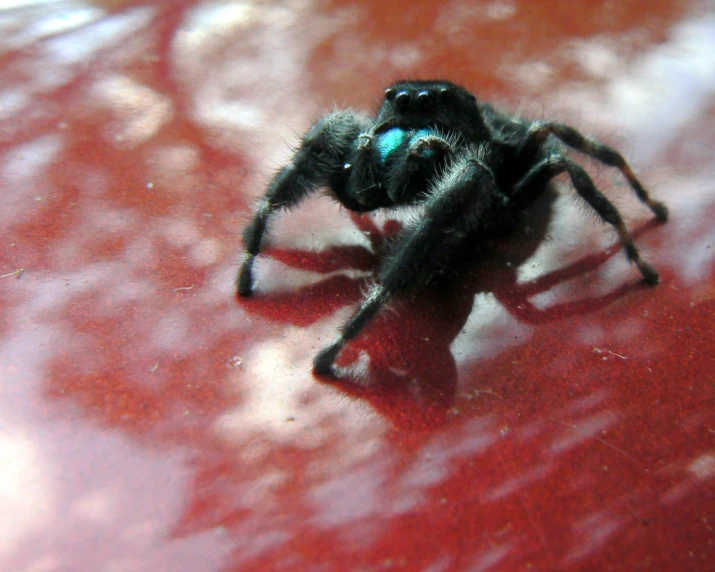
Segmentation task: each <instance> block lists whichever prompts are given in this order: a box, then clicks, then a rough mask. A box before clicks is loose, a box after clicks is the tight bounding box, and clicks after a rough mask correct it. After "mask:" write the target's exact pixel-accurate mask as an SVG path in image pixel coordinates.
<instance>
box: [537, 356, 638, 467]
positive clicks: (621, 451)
mask: <svg viewBox="0 0 715 572" xmlns="http://www.w3.org/2000/svg"><path fill="white" fill-rule="evenodd" d="M623 359H627V358H623ZM549 421H553V422H554V423H560V424H561V425H565V426H566V427H571V429H578V425H574V424H573V423H566V422H565V421H560V420H558V419H554V418H553V417H549ZM593 439H595V440H596V441H598V442H599V443H603V444H604V445H606V446H607V447H610V448H611V449H613V450H614V451H616V452H617V453H620V454H621V455H623V456H624V457H626V458H627V459H630V460H631V461H636V462H637V459H636V458H635V457H634V456H633V455H629V454H628V453H626V452H625V451H624V450H623V449H619V448H618V447H616V446H615V445H612V444H611V443H609V442H608V441H606V440H605V439H601V438H600V437H596V436H595V435H593Z"/></svg>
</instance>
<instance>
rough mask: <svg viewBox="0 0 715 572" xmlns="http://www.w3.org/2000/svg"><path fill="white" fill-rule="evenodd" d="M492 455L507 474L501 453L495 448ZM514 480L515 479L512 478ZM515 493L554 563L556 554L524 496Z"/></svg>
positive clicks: (517, 492) (519, 492)
mask: <svg viewBox="0 0 715 572" xmlns="http://www.w3.org/2000/svg"><path fill="white" fill-rule="evenodd" d="M494 453H496V456H497V458H498V459H499V464H500V465H501V467H502V470H503V471H504V472H505V473H507V474H508V473H509V472H508V471H507V468H506V464H505V463H504V459H503V458H502V456H501V453H500V452H499V450H498V449H497V447H494ZM514 478H517V477H516V476H514ZM514 492H515V493H516V496H517V498H518V499H519V504H521V507H522V508H523V509H524V512H525V513H526V517H527V518H528V519H529V524H531V528H533V529H534V532H536V536H538V537H539V541H540V542H541V545H542V546H543V547H544V550H546V552H547V553H548V555H549V558H550V559H551V561H552V562H555V561H556V554H555V553H554V551H553V550H552V549H551V546H550V545H549V543H548V541H547V540H546V534H544V530H543V529H542V528H541V527H540V526H539V523H538V522H536V519H535V518H534V515H533V514H531V510H529V507H528V505H527V504H526V503H525V502H524V495H522V493H521V491H519V490H518V489H517V490H516V491H514Z"/></svg>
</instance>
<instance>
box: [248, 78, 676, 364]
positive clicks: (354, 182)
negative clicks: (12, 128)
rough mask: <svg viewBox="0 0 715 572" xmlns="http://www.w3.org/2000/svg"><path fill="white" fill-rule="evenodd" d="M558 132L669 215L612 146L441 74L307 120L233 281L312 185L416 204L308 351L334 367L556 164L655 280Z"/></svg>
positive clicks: (532, 194) (340, 195)
mask: <svg viewBox="0 0 715 572" xmlns="http://www.w3.org/2000/svg"><path fill="white" fill-rule="evenodd" d="M559 140H560V142H561V143H564V144H566V145H567V146H568V147H572V148H573V149H575V150H577V151H580V152H581V153H585V154H586V155H590V156H591V157H594V158H596V159H598V160H599V161H602V162H603V163H605V164H606V165H609V166H612V167H616V168H617V169H619V170H620V171H621V173H622V174H623V176H624V177H625V178H626V179H627V180H628V183H629V184H630V186H631V188H632V189H633V191H634V192H635V194H636V196H637V197H638V198H639V199H640V200H641V201H642V202H643V203H645V204H646V205H647V206H648V207H649V208H650V210H651V211H652V212H653V213H654V214H655V216H656V218H657V219H658V220H660V221H665V220H667V218H668V209H667V208H666V206H665V205H664V204H663V203H660V202H658V201H655V200H653V199H651V198H650V196H649V195H648V193H647V192H646V190H645V189H644V188H643V185H641V183H640V181H638V179H637V178H636V177H635V175H634V174H633V171H632V170H631V168H630V166H629V165H628V163H626V161H625V160H624V159H623V157H622V156H621V155H620V153H618V152H617V151H615V150H614V149H612V148H611V147H608V146H606V145H604V144H602V143H599V142H598V141H594V140H593V139H589V138H587V137H585V136H583V135H582V134H581V133H579V132H578V131H576V129H574V128H573V127H569V126H568V125H563V124H560V123H555V122H551V121H548V122H538V121H530V120H527V119H522V118H519V117H515V116H513V115H509V114H507V113H504V112H502V111H500V110H498V109H496V108H495V107H494V106H492V105H490V104H489V103H485V102H482V101H477V98H476V97H475V96H474V95H472V94H471V93H470V92H469V91H467V90H466V89H464V88H462V87H460V86H458V85H455V84H453V83H451V82H448V81H438V80H434V81H400V82H397V83H394V84H393V85H391V86H390V87H388V88H387V89H386V90H385V98H384V101H383V103H382V105H381V107H380V109H379V111H378V113H377V116H376V117H374V118H372V117H369V116H366V115H364V114H361V113H356V112H354V111H350V110H346V111H336V112H334V113H331V114H329V115H327V116H326V117H324V118H323V119H321V120H319V121H318V122H317V123H315V125H313V127H311V129H310V130H309V131H308V133H307V134H306V135H305V137H304V138H303V140H302V142H301V144H300V146H299V148H298V150H297V151H296V153H295V156H294V157H293V160H292V161H291V162H290V163H289V164H288V165H286V166H285V167H283V168H282V169H281V170H280V171H279V172H278V173H277V174H276V175H275V177H274V178H273V180H272V182H271V184H270V186H269V188H268V191H267V193H266V195H265V197H264V198H263V200H262V202H261V203H260V205H259V207H258V210H257V212H256V214H255V216H254V218H253V220H252V222H251V224H250V225H249V226H248V227H247V228H246V230H245V232H244V240H245V243H246V251H247V252H246V257H245V259H244V261H243V265H242V267H241V270H240V272H239V275H238V280H237V286H238V293H239V294H240V295H242V296H249V295H250V294H251V293H252V292H253V275H252V267H253V261H254V260H255V257H256V256H257V255H258V254H259V253H260V251H261V243H262V240H263V236H264V233H265V231H266V226H267V223H268V220H269V218H270V217H271V215H272V214H273V213H275V212H276V211H277V210H279V209H286V208H291V207H294V206H296V205H297V204H298V203H299V202H300V201H301V200H302V199H303V198H304V197H306V195H308V193H310V192H311V191H314V190H315V189H318V188H320V187H325V188H327V189H328V191H329V193H330V194H331V196H332V197H333V198H335V199H336V200H337V201H338V202H340V203H341V204H342V205H344V206H345V207H347V208H348V209H350V210H353V211H358V212H366V211H373V210H375V209H382V208H391V207H397V206H404V205H417V204H419V205H422V206H423V211H422V214H421V215H420V217H419V218H418V219H417V220H415V221H414V222H413V223H411V224H408V225H407V226H406V227H405V228H404V230H403V231H402V233H401V234H400V236H399V237H398V239H397V240H396V241H395V243H394V244H393V245H392V248H391V249H390V252H389V254H388V255H387V256H386V258H385V259H384V261H383V263H382V264H381V268H380V270H379V273H378V276H377V282H376V283H375V284H374V286H373V287H372V288H371V289H370V291H369V292H368V293H367V295H366V297H365V298H364V300H363V301H362V303H361V304H360V308H359V309H358V310H357V312H355V314H354V315H353V316H352V317H351V318H350V320H349V321H348V322H347V323H346V324H345V325H344V326H343V327H342V331H341V332H340V334H339V335H338V336H337V338H336V339H335V341H334V342H333V343H332V344H331V345H330V346H328V347H326V348H325V349H323V350H322V351H321V352H320V353H318V355H317V356H316V357H315V359H314V361H313V366H314V370H315V372H316V373H319V374H333V373H334V367H333V364H334V362H335V359H336V358H337V356H338V354H339V353H340V351H341V349H342V348H343V347H344V346H345V344H346V343H347V342H348V341H350V340H352V339H353V338H355V337H356V336H357V335H358V334H359V333H360V331H361V330H362V329H363V328H364V327H365V325H366V324H367V323H368V322H369V321H370V320H371V319H372V318H373V317H374V316H375V315H376V314H377V313H378V312H379V311H380V310H381V309H382V308H383V306H384V305H385V304H386V303H387V302H388V301H389V300H390V299H391V298H392V297H393V296H394V295H395V294H398V293H400V292H403V291H405V290H407V289H409V288H413V287H415V286H418V285H422V284H426V283H427V282H429V281H430V279H431V278H433V277H434V276H435V275H437V274H439V273H442V272H443V271H444V270H445V269H446V268H447V267H448V266H449V264H450V260H451V258H452V256H453V255H454V254H455V253H456V252H457V251H458V250H459V249H463V248H465V247H467V245H468V242H467V238H468V237H469V236H470V234H471V233H472V232H474V231H481V230H488V229H489V228H492V227H495V226H498V225H504V224H507V225H508V224H510V222H509V221H512V220H513V216H514V215H515V214H516V213H517V212H519V211H520V210H522V209H524V208H525V207H526V206H528V205H529V204H530V203H531V202H532V201H534V200H535V199H536V198H537V197H538V196H539V195H540V194H541V193H542V192H543V191H544V189H545V188H546V186H547V184H548V182H549V181H550V180H551V179H552V178H553V177H555V176H557V175H559V174H561V173H564V172H565V173H568V175H569V177H570V178H571V182H572V184H573V188H574V189H575V190H576V192H577V193H578V195H579V196H580V197H581V198H582V199H583V200H584V201H586V203H588V204H589V205H590V206H591V208H592V209H593V210H594V211H595V212H596V213H597V214H598V215H599V217H600V218H601V219H602V220H603V222H605V223H608V224H610V225H612V226H613V227H614V228H615V230H616V232H617V233H618V236H619V238H620V241H621V244H622V245H623V248H624V250H625V253H626V255H627V257H628V260H630V261H631V262H632V263H634V264H635V265H636V266H637V267H638V269H639V270H640V272H641V274H642V275H643V278H644V279H645V281H646V282H648V283H649V284H656V283H658V280H659V278H658V273H657V272H656V271H655V269H654V268H653V267H652V266H651V265H650V264H648V263H647V262H646V261H645V260H643V259H642V258H641V257H640V255H639V253H638V250H637V249H636V247H635V244H634V243H633V239H632V237H631V235H630V233H629V232H628V229H627V228H626V225H625V223H624V222H623V219H622V217H621V215H620V213H619V212H618V210H616V208H615V207H614V205H613V204H612V203H611V202H610V201H609V200H608V199H607V198H606V197H605V196H604V195H603V194H602V193H601V192H600V191H599V190H598V189H597V188H596V186H595V185H594V184H593V181H592V180H591V178H590V177H589V175H588V174H587V173H586V171H585V170H584V169H583V167H581V166H580V165H579V164H577V163H576V162H574V161H573V160H572V159H570V158H569V157H567V156H566V155H564V146H563V145H562V144H560V143H559Z"/></svg>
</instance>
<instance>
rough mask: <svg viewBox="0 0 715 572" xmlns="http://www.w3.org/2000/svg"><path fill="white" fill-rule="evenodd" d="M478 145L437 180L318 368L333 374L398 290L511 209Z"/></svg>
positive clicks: (423, 279) (436, 268)
mask: <svg viewBox="0 0 715 572" xmlns="http://www.w3.org/2000/svg"><path fill="white" fill-rule="evenodd" d="M479 155H480V153H478V152H477V151H476V150H473V151H471V152H467V153H465V154H464V155H462V156H459V157H457V158H455V160H454V162H453V163H452V166H451V168H450V169H449V170H448V171H446V172H445V173H444V174H443V175H442V176H441V177H440V178H439V179H438V180H437V181H436V182H435V183H434V185H433V187H432V192H431V194H430V197H429V199H428V200H427V202H426V203H425V210H424V214H423V216H422V217H421V218H420V219H419V220H418V221H417V222H415V223H413V224H412V225H410V226H408V227H406V228H405V229H404V231H403V232H402V234H401V235H400V238H399V240H398V241H397V242H396V244H395V246H394V248H393V250H392V253H391V254H390V255H389V256H388V257H387V258H386V260H385V262H384V264H383V266H382V268H381V270H380V273H379V279H378V282H377V284H376V285H375V286H374V287H373V288H372V290H371V291H370V292H369V293H368V295H367V296H366V298H365V299H364V300H363V301H362V303H361V305H360V308H359V309H358V311H357V312H356V313H355V314H354V315H353V317H352V318H350V320H348V322H347V323H346V324H345V325H344V326H343V328H342V331H341V333H340V335H339V336H338V337H337V339H336V340H335V341H334V342H333V343H332V344H331V345H330V346H328V347H327V348H325V349H324V350H323V351H321V352H320V353H319V354H318V355H317V356H316V357H315V359H314V360H313V367H314V369H315V372H316V373H319V374H325V375H328V374H332V373H333V364H334V362H335V359H336V358H337V356H338V354H339V353H340V351H341V350H342V348H343V347H344V346H345V344H346V343H347V342H348V341H350V340H352V339H353V338H355V337H356V336H357V335H358V334H359V333H360V331H361V330H362V329H363V328H364V327H365V325H366V324H367V323H368V322H369V321H370V320H371V319H372V318H373V317H374V316H375V315H376V314H377V313H378V312H379V311H380V310H381V309H382V308H383V306H384V305H385V304H386V303H387V302H389V300H390V299H391V298H392V297H393V296H394V295H395V294H397V293H399V292H403V291H405V290H407V289H409V288H411V287H414V286H418V285H421V284H426V283H427V282H429V281H430V279H431V278H432V277H434V276H435V275H436V274H437V273H439V272H440V271H442V270H444V269H445V267H446V266H447V265H448V264H449V262H450V259H451V255H452V254H453V253H454V252H455V251H456V250H457V249H458V248H459V247H460V246H461V245H462V244H463V242H464V239H465V237H466V235H467V234H468V233H469V232H470V231H472V230H475V229H477V228H479V227H482V226H484V225H485V221H487V220H488V219H489V218H491V217H490V213H491V212H494V211H495V210H501V209H504V208H506V205H507V202H508V199H507V198H506V196H505V195H504V194H503V193H502V192H501V191H500V190H499V189H498V188H497V187H496V185H495V183H494V176H493V174H492V172H491V170H490V168H489V167H488V166H487V165H486V164H485V163H484V162H483V161H482V160H481V159H480V158H479Z"/></svg>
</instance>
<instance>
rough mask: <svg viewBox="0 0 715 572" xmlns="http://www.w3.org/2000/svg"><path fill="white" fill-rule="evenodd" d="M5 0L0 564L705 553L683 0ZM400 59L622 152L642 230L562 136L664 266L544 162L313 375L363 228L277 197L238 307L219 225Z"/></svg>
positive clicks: (354, 284)
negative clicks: (522, 195) (511, 226)
mask: <svg viewBox="0 0 715 572" xmlns="http://www.w3.org/2000/svg"><path fill="white" fill-rule="evenodd" d="M8 4H10V5H13V4H14V5H15V6H14V7H9V8H8V7H7V6H8ZM4 5H5V6H6V8H5V9H3V10H2V11H0V38H1V39H0V46H2V56H1V57H2V67H1V68H0V120H1V121H2V125H1V129H0V153H1V155H0V192H1V193H2V197H3V199H2V203H3V204H2V211H1V212H0V232H1V233H2V234H1V235H0V236H1V238H2V255H0V275H2V278H0V300H1V302H0V303H1V304H2V308H3V313H2V316H3V320H2V322H1V323H0V324H1V329H0V373H1V375H2V384H1V385H0V459H1V462H0V507H2V510H0V569H2V570H42V571H55V570H62V571H64V570H73V571H75V570H199V571H202V570H207V571H213V570H238V569H246V570H256V569H290V570H293V569H321V570H338V569H360V570H376V569H393V568H395V569H405V570H432V571H441V570H459V569H469V570H486V569H523V568H526V567H534V568H541V569H544V568H567V569H584V568H586V569H603V568H613V569H632V568H635V567H644V568H657V569H680V570H684V569H689V570H698V569H699V570H706V569H712V567H713V558H714V557H715V545H714V542H715V534H714V532H713V527H715V495H714V494H713V486H714V477H715V416H714V414H713V412H714V411H715V399H714V389H713V377H714V374H713V365H714V363H715V357H714V355H715V333H713V315H714V313H715V270H714V269H715V224H713V220H715V218H714V217H715V192H714V191H715V184H714V183H713V181H715V169H714V168H713V163H712V157H713V150H714V148H715V145H714V143H715V142H714V140H713V133H714V132H715V130H714V127H715V117H714V113H713V110H715V106H714V105H713V101H714V100H713V93H714V92H715V75H714V74H713V70H715V55H714V54H715V46H714V43H713V38H715V14H714V13H713V11H712V3H708V2H705V1H702V2H701V1H695V0H692V1H682V0H672V1H661V2H649V3H648V7H647V9H646V8H645V7H644V4H643V3H641V2H636V1H631V2H608V3H591V2H587V1H583V2H558V3H557V2H526V1H522V2H509V1H499V2H487V3H473V2H466V1H465V2H458V1H453V2H441V3H435V2H417V1H411V2H391V3H389V7H390V8H389V9H390V10H392V12H387V10H388V8H387V6H388V3H386V2H363V3H359V4H354V3H350V2H339V1H334V2H327V1H326V2H317V1H312V0H308V1H284V2H276V3H255V4H254V3H250V2H243V3H235V4H214V3H210V2H204V3H202V2H169V1H166V2H160V1H159V0H156V1H153V2H152V1H145V2H142V1H138V0H136V1H126V2H121V1H114V2H80V1H76V2H71V3H53V2H26V3H23V2H10V3H4ZM397 77H423V78H430V77H446V78H450V79H453V80H455V81H459V82H461V83H463V84H464V85H466V86H467V87H469V88H470V89H472V90H474V91H475V92H476V93H478V94H479V96H480V97H482V98H485V99H490V100H494V101H496V102H499V103H500V104H503V105H504V106H506V107H508V108H510V109H512V110H521V112H523V113H527V114H531V115H533V116H535V117H554V118H558V119H560V120H563V121H568V122H570V123H573V124H575V125H577V126H578V127H579V128H581V129H583V130H584V131H587V132H590V133H593V134H595V135H597V136H599V137H601V138H603V139H605V140H606V141H608V142H610V143H612V144H614V145H615V146H617V147H619V148H620V149H621V150H623V152H624V154H625V155H626V156H627V157H628V158H629V160H631V162H632V164H633V165H634V167H635V168H636V170H637V171H638V172H639V174H640V176H641V177H642V179H643V180H644V181H645V182H646V183H647V185H648V186H649V188H650V189H651V191H652V193H653V195H654V196H655V197H657V198H659V199H663V200H664V201H665V202H666V203H667V204H668V205H669V207H670V209H671V213H672V218H671V220H670V221H669V222H668V223H667V224H666V225H656V224H653V223H652V222H651V220H650V217H649V213H648V211H647V210H646V209H644V208H642V206H640V205H638V204H636V203H637V201H635V199H634V198H633V197H632V196H631V195H630V193H629V191H628V189H627V187H626V186H625V185H624V184H623V181H622V180H621V179H620V178H619V177H618V176H617V173H614V172H612V171H611V170H609V169H606V168H605V167H601V166H596V165H593V164H590V163H588V162H586V163H587V164H588V165H589V168H590V169H591V172H592V173H594V175H595V176H596V180H597V182H598V184H599V185H600V186H601V187H602V188H604V189H605V190H606V192H607V193H608V194H609V195H610V196H612V197H615V199H616V200H617V202H618V204H619V205H620V206H621V208H622V209H623V212H624V213H625V215H626V216H627V218H628V221H629V224H630V226H631V228H633V229H634V231H635V233H636V235H637V243H638V245H639V247H640V248H641V250H642V252H643V254H644V255H645V256H646V257H647V259H648V260H649V261H650V262H651V263H652V264H653V265H654V266H656V267H657V268H658V269H659V271H660V272H661V275H662V283H661V285H659V286H658V287H655V288H650V287H645V286H643V285H642V284H641V283H640V282H639V276H638V274H637V272H636V271H635V269H633V268H630V267H628V265H627V264H626V262H625V260H624V257H623V255H622V253H621V252H620V251H619V249H618V248H616V247H614V246H613V241H614V237H613V236H612V235H610V234H609V233H607V232H604V229H603V228H602V227H601V225H599V224H597V223H596V222H594V221H593V220H592V219H591V218H589V216H588V215H587V214H585V211H584V209H581V208H580V207H579V206H578V205H577V204H576V202H575V201H573V200H572V199H571V198H569V197H570V194H571V193H570V191H569V190H568V188H567V186H566V185H565V184H564V181H560V182H559V184H558V185H557V188H558V190H559V193H558V197H557V198H556V199H555V200H553V201H549V200H548V199H545V200H544V201H542V202H541V204H540V205H538V206H537V208H535V209H534V211H533V212H532V213H531V214H532V216H531V217H530V218H529V219H528V220H527V221H526V222H525V223H524V224H523V225H522V226H521V227H520V228H518V229H516V230H515V232H514V236H513V237H511V238H507V239H500V240H494V241H492V242H490V243H489V244H484V245H482V246H483V248H481V249H479V252H477V253H476V254H475V256H474V260H472V261H470V262H468V263H467V264H465V266H464V268H462V269H460V270H456V271H455V273H454V275H453V276H452V277H451V278H450V281H449V283H448V284H446V285H445V286H444V287H443V288H442V289H438V290H432V291H429V292H423V293H420V294H416V295H413V296H407V297H405V298H403V299H401V300H399V301H398V302H396V304H395V305H394V311H392V312H391V311H387V312H385V313H384V314H383V315H382V316H381V317H380V318H378V319H377V320H376V321H375V322H374V323H373V324H372V325H371V326H370V327H369V328H368V329H367V330H366V331H365V333H364V335H363V336H362V337H361V338H360V340H359V341H358V342H357V343H355V344H353V345H352V346H350V347H349V349H348V351H346V352H345V354H344V356H343V357H342V358H341V363H345V364H347V363H350V362H351V360H355V359H358V358H359V356H360V353H361V352H362V354H363V356H364V357H362V358H360V359H361V360H363V362H367V361H369V366H368V370H369V372H370V373H369V375H368V377H369V384H368V386H367V387H365V386H362V387H361V386H357V385H354V384H351V383H348V382H340V383H335V384H329V383H324V382H322V381H320V380H318V379H316V378H315V377H314V376H313V375H312V374H311V372H310V361H311V358H312V356H313V355H314V353H315V352H316V351H317V350H318V349H319V348H321V347H323V346H324V345H325V344H326V343H327V342H328V341H329V340H331V339H332V337H333V336H334V335H335V332H336V329H337V328H338V327H339V325H340V323H341V322H342V321H343V320H344V319H345V317H346V316H347V315H348V314H349V313H350V312H351V311H352V309H353V308H354V305H355V304H356V303H357V302H358V300H359V299H360V295H361V290H362V288H363V287H364V282H365V280H366V279H368V278H369V276H370V275H371V272H372V271H373V270H374V269H375V266H376V264H377V262H378V259H379V255H378V254H377V253H379V247H380V243H381V240H382V239H383V235H384V232H383V231H384V230H385V229H383V221H377V222H376V223H374V224H373V223H371V222H370V220H369V219H367V218H360V217H354V218H352V219H351V218H350V217H349V216H348V215H347V214H346V213H345V211H340V210H339V209H338V207H337V206H336V205H333V204H331V203H330V202H329V201H327V200H326V199H317V200H315V201H314V202H311V203H309V206H308V205H306V208H303V209H302V210H299V211H296V212H294V213H292V214H291V215H289V216H287V217H284V218H282V219H281V220H280V221H277V223H276V225H275V227H274V228H275V233H274V234H273V236H272V242H271V244H272V247H271V249H269V250H268V251H267V253H266V256H264V257H263V258H262V259H261V260H260V261H259V262H258V263H257V265H256V272H257V277H258V280H259V284H258V292H259V295H257V296H256V297H255V298H253V299H251V300H247V301H244V300H237V299H236V298H235V297H234V295H233V290H232V288H233V278H234V275H235V272H236V269H237V266H238V263H239V260H240V251H241V239H240V232H241V229H242V228H243V226H244V225H245V222H246V220H247V218H248V216H249V215H250V210H251V204H252V202H253V200H254V199H255V198H256V197H258V196H260V194H261V192H262V190H263V188H264V185H265V184H266V181H267V179H268V177H269V176H270V173H271V172H272V171H273V170H274V169H275V168H276V166H277V165H280V164H281V163H282V162H284V161H285V160H286V158H287V157H288V155H289V152H290V151H289V147H288V145H286V142H289V143H295V142H296V135H295V133H296V132H297V133H300V132H302V131H304V130H305V129H306V128H307V126H308V125H309V124H310V121H311V118H314V117H315V116H316V115H317V114H319V113H320V111H321V110H323V109H326V108H329V107H330V106H331V105H332V104H333V102H335V103H336V104H338V105H340V106H354V107H360V108H369V107H371V106H373V105H374V104H375V103H376V102H377V101H379V98H380V94H381V92H382V89H383V86H384V85H385V84H387V83H389V82H390V81H391V80H393V79H395V78H397ZM389 228H392V229H393V230H394V225H388V229H387V230H388V231H389ZM361 231H367V232H369V233H370V234H369V235H368V234H364V233H363V232H361ZM368 236H369V237H370V239H368Z"/></svg>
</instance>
